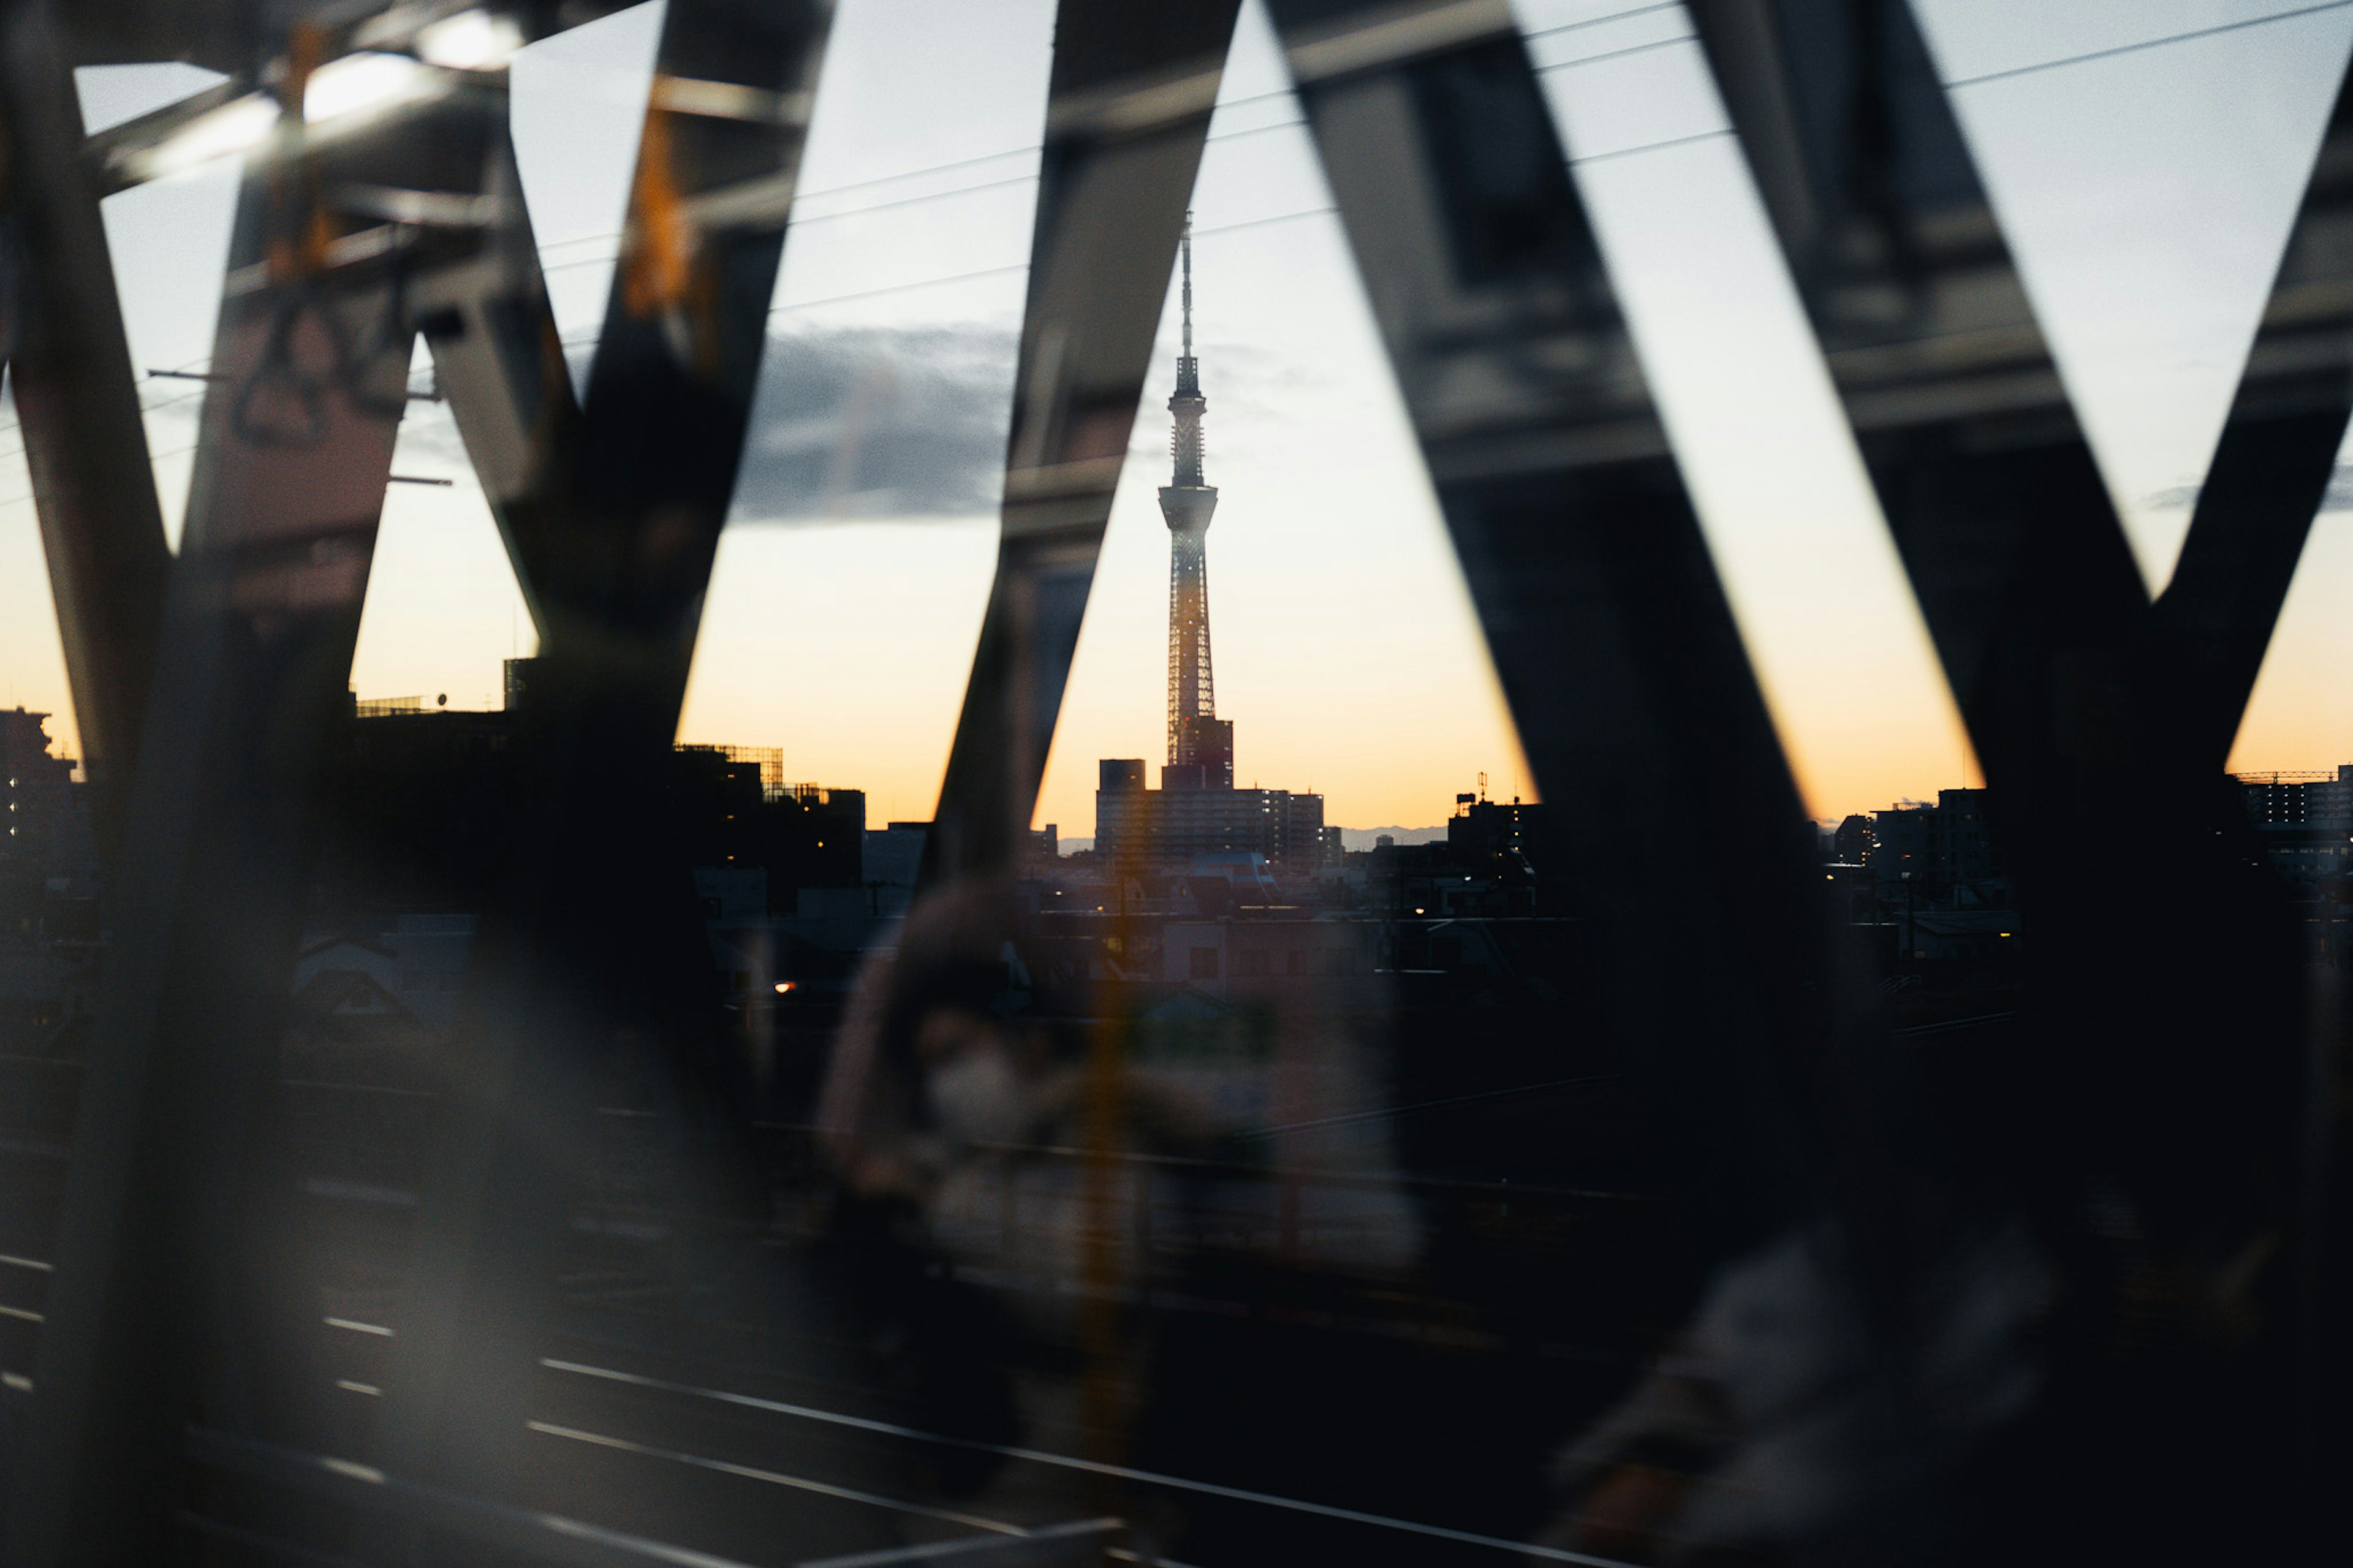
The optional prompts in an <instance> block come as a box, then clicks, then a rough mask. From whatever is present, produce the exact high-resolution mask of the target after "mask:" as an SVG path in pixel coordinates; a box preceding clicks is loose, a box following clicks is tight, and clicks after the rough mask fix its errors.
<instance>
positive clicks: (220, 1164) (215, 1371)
mask: <svg viewBox="0 0 2353 1568" xmlns="http://www.w3.org/2000/svg"><path fill="white" fill-rule="evenodd" d="M303 70H304V64H303V58H302V57H301V53H300V51H297V55H296V58H295V60H294V62H293V64H292V67H291V68H290V69H289V71H288V72H287V73H286V77H285V83H286V85H285V88H284V91H285V93H286V95H287V97H288V98H289V99H290V100H291V101H293V102H299V101H300V95H301V86H302V80H303ZM444 85H445V87H447V88H448V91H447V92H445V93H444V94H443V95H441V96H440V97H438V98H435V99H432V100H426V101H422V102H419V103H416V104H413V105H410V106H408V107H407V108H406V109H404V110H400V111H397V112H395V113H392V114H391V115H389V116H388V117H386V118H385V119H384V120H383V121H380V122H378V123H376V124H375V125H374V126H372V127H371V128H370V133H369V134H365V135H358V136H353V135H349V134H344V135H337V136H332V137H327V138H324V139H323V140H322V139H317V138H313V137H312V136H311V134H310V132H308V131H307V130H306V129H305V128H304V127H303V126H302V125H301V121H300V118H299V116H297V115H291V114H290V115H288V116H286V117H284V118H283V119H282V120H281V123H280V131H279V132H278V137H277V141H276V142H275V144H274V145H273V146H272V147H271V148H270V149H269V150H268V151H267V152H266V153H264V154H263V155H261V156H259V157H257V158H256V159H254V160H253V161H251V163H249V164H248V174H247V178H246V181H245V184H244V189H243V192H242V194H241V196H240V201H239V208H238V215H237V226H236V229H235V231H234V234H233V237H232V242H231V268H230V271H229V283H228V289H227V298H226V300H224V303H223V306H222V310H221V316H220V321H219V325H218V328H217V330H216V341H215V351H214V356H213V361H212V363H213V372H214V377H215V379H214V382H213V384H212V385H211V387H210V388H209V389H208V391H207V394H206V403H205V407H204V412H203V416H202V443H201V445H200V447H199V449H198V458H197V463H196V469H195V479H194V481H193V484H192V488H191V496H190V504H189V513H188V522H187V528H186V531H185V535H184V538H183V544H182V552H181V555H180V558H179V562H178V563H177V566H176V567H175V569H174V574H173V578H172V584H171V590H170V595H169V598H168V601H167V605H166V609H165V615H164V629H163V634H162V638H161V643H160V650H161V651H160V656H159V658H158V659H157V662H156V679H155V685H154V689H153V699H152V703H151V708H150V722H149V724H148V727H147V734H146V738H145V742H144V745H143V747H142V753H141V758H142V763H141V776H142V778H143V779H144V780H145V781H146V783H145V784H144V786H143V787H140V788H136V789H135V790H134V794H133V799H132V812H131V816H130V819H129V824H128V827H127V830H126V833H125V837H124V844H123V849H122V853H121V868H122V874H121V878H120V890H119V895H118V899H117V902H116V905H115V909H114V920H115V927H116V932H117V943H116V947H115V949H114V951H113V952H112V953H111V957H110V962H109V964H108V968H107V973H106V975H105V979H104V983H103V988H102V990H101V993H100V1005H99V1016H98V1021H97V1026H96V1029H95V1033H94V1036H93V1038H92V1043H91V1047H90V1066H89V1070H88V1074H87V1079H86V1089H85V1100H84V1104H83V1106H82V1110H81V1119H80V1122H79V1128H78V1130H77V1133H76V1140H75V1147H74V1152H73V1159H72V1163H71V1166H70V1169H69V1178H68V1184H67V1189H66V1193H65V1197H64V1203H63V1212H62V1215H61V1219H60V1224H59V1232H58V1242H57V1249H56V1254H55V1264H56V1272H55V1274H54V1276H53V1277H52V1287H53V1290H52V1294H51V1296H50V1299H49V1304H50V1307H51V1309H52V1310H53V1311H54V1313H55V1316H54V1319H53V1321H51V1323H50V1324H49V1325H48V1331H47V1333H46V1334H45V1336H44V1338H43V1340H42V1342H41V1345H40V1351H39V1357H38V1360H37V1364H36V1369H35V1371H36V1385H35V1386H36V1393H35V1396H34V1408H33V1415H32V1421H31V1424H30V1427H29V1430H28V1433H27V1436H26V1444H25V1447H24V1451H23V1453H22V1455H21V1461H20V1467H19V1468H18V1471H17V1473H16V1476H15V1477H14V1478H13V1479H14V1481H15V1482H16V1490H15V1496H14V1500H13V1507H12V1509H11V1512H10V1516H9V1520H8V1531H9V1534H8V1537H7V1542H6V1552H5V1555H6V1557H7V1560H8V1561H9V1562H11V1563H17V1562H23V1563H68V1562H71V1563H80V1562H100V1561H103V1562H115V1561H121V1562H132V1561H151V1560H155V1559H158V1558H161V1557H163V1556H164V1555H165V1554H166V1552H167V1549H168V1540H169V1536H168V1532H169V1531H170V1529H171V1521H172V1518H173V1513H174V1509H175V1507H177V1506H178V1505H179V1504H180V1503H181V1502H182V1501H184V1500H185V1496H186V1494H185V1477H184V1474H183V1471H182V1467H181V1461H180V1459H179V1458H178V1455H177V1449H178V1447H179V1436H180V1431H181V1429H182V1427H183V1426H184V1425H185V1423H187V1422H188V1421H190V1420H191V1419H197V1420H204V1421H210V1422H215V1423H219V1424H225V1425H227V1426H230V1427H232V1428H235V1429H239V1430H245V1431H255V1430H257V1429H258V1430H262V1431H268V1432H274V1433H278V1434H280V1435H281V1436H291V1437H292V1438H293V1439H294V1440H296V1441H311V1440H314V1438H315V1433H314V1431H313V1427H314V1426H315V1424H316V1420H317V1415H318V1410H319V1394H320V1393H321V1391H322V1387H323V1380H319V1379H316V1378H314V1377H313V1376H311V1372H312V1370H313V1367H314V1363H311V1361H309V1359H308V1358H307V1355H306V1348H307V1346H308V1344H309V1342H310V1341H311V1339H313V1338H315V1337H316V1336H317V1334H318V1333H319V1326H318V1324H317V1322H316V1319H315V1313H313V1312H311V1311H310V1310H306V1306H305V1304H306V1302H308V1301H310V1300H312V1297H311V1291H310V1290H309V1289H306V1285H307V1284H308V1283H309V1280H308V1277H307V1274H306V1270H305V1267H304V1262H305V1260H304V1259H302V1258H300V1257H298V1256H295V1255H294V1252H293V1247H292V1241H291V1237H292V1236H293V1230H292V1227H291V1226H290V1224H289V1223H288V1216H287V1209H288V1206H289V1205H290V1204H291V1203H293V1202H294V1198H293V1190H294V1183H293V1173H291V1172H290V1170H289V1169H287V1167H286V1164H285V1159H286V1155H287V1150H286V1147H285V1145H284V1142H283V1137H282V1134H283V1133H284V1132H285V1131H286V1123H285V1120H284V1117H283V1115H282V1114H281V1113H280V1112H279V1111H278V1110H277V1109H276V1107H275V1106H274V1104H273V1098H274V1095H275V1093H276V1085H277V1082H278V1079H279V1076H280V1063H279V1051H280V1041H281V1038H282V1035H283V1026H284V1015H285V1009H286V1006H287V1000H288V994H289V989H290V987H289V981H290V974H291V971H292V967H293V963H294V957H295V950H296V947H297V943H298V939H299V934H300V931H301V923H302V921H303V917H304V912H305V909H306V900H307V894H308V890H309V884H310V873H311V844H312V840H313V838H314V837H315V826H316V822H315V818H316V802H317V796H318V784H319V782H320V777H321V773H322V767H323V764H324V763H325V761H326V757H327V754H328V752H329V749H330V747H331V746H332V743H333V742H334V741H335V739H336V738H337V737H338V736H339V735H340V734H341V732H342V725H343V723H344V722H345V718H346V714H347V711H348V710H347V705H346V703H347V700H346V693H345V684H344V683H345V680H346V679H347V677H348V674H349V671H350V668H351V659H352V652H353V644H354V642H355V640H356V637H357V632H358V626H359V618H360V613H361V608H362V605H363V601H364V595H365V590H366V584H367V577H368V568H369V563H370V558H371V555H372V552H373V549H374V544H375V530H376V523H377V518H378V515H379V512H380V510H381V508H382V504H383V500H384V492H385V481H386V476H387V474H388V472H389V467H390V463H391V458H392V451H393V444H394V439H395V437H396V432H397V428H398V424H399V420H400V417H401V414H402V410H403V408H404V407H405V405H406V394H407V378H408V364H409V356H410V353H411V350H412V348H413V344H414V340H415V326H414V322H413V321H412V320H411V316H410V307H411V304H412V301H413V300H414V299H416V298H417V297H418V296H420V295H422V296H428V297H429V296H430V295H431V294H432V292H433V291H434V289H436V288H437V287H438V286H440V285H442V284H443V283H445V282H447V281H448V280H449V279H450V278H451V276H452V275H453V274H454V275H456V276H459V277H464V276H466V275H469V274H471V273H474V272H475V271H476V270H477V268H478V263H479V260H480V253H481V251H482V249H483V248H484V245H483V237H482V232H481V230H480V227H479V226H477V225H475V224H472V223H470V222H457V223H434V222H406V221H386V220H385V218H384V217H383V216H382V215H381V213H380V212H378V211H377V210H375V208H376V207H377V205H380V204H378V203H376V202H375V201H373V200H370V199H366V198H365V197H364V195H361V194H362V193H368V192H378V193H380V192H382V191H385V190H389V189H400V190H405V191H406V192H409V193H410V194H411V195H414V196H415V197H416V198H417V202H418V203H419V205H420V207H421V210H425V211H429V212H438V213H445V214H446V213H478V212H480V211H481V210H483V209H482V204H483V202H484V201H485V200H486V199H487V200H488V201H489V203H490V205H491V208H493V209H494V208H495V207H496V205H497V197H498V192H497V190H496V188H495V186H496V184H497V180H498V177H499V170H500V167H501V163H500V159H499V154H500V153H502V152H503V149H504V142H503V133H504V105H503V100H502V94H489V93H485V92H483V91H480V90H477V89H476V87H475V86H474V85H473V84H469V83H463V82H455V83H445V84H444Z"/></svg>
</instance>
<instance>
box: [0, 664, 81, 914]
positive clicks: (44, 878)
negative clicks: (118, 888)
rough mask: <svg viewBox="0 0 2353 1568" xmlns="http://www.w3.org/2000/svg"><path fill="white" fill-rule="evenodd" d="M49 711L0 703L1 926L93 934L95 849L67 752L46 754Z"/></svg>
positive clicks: (71, 761) (47, 751) (72, 766)
mask: <svg viewBox="0 0 2353 1568" xmlns="http://www.w3.org/2000/svg"><path fill="white" fill-rule="evenodd" d="M48 718H49V715H47V713H31V712H27V711H26V710H24V709H22V708H17V709H14V710H0V805H5V810H0V817H5V821H6V824H7V826H6V831H5V833H0V932H5V934H8V935H12V936H15V937H16V938H18V939H20V940H23V941H38V940H41V939H44V938H47V939H50V940H55V939H58V938H72V939H76V940H82V939H89V938H95V937H96V936H97V934H98V931H97V905H96V903H95V900H96V897H97V869H98V865H97V851H96V847H95V846H94V844H93V843H92V840H91V838H90V824H89V820H88V817H87V816H86V815H85V813H84V811H83V807H82V801H81V796H80V790H81V786H80V785H79V784H75V783H74V782H73V770H74V764H73V759H72V758H70V757H60V756H53V755H51V754H50V751H49V735H48V729H47V723H48Z"/></svg>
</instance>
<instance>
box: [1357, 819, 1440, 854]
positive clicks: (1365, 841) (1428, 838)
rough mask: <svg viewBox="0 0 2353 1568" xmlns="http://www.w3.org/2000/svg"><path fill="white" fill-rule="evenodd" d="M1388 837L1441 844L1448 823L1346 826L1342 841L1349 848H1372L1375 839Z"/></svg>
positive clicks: (1412, 842) (1404, 840)
mask: <svg viewBox="0 0 2353 1568" xmlns="http://www.w3.org/2000/svg"><path fill="white" fill-rule="evenodd" d="M1380 837H1389V838H1394V839H1395V840H1397V841H1398V843H1399V844H1440V843H1443V842H1445V839H1446V825H1445V824H1444V823H1442V822H1441V823H1440V824H1439V825H1438V826H1435V827H1399V826H1396V825H1395V824H1394V823H1392V824H1391V825H1390V826H1387V827H1344V828H1342V829H1340V842H1341V844H1342V846H1344V847H1346V848H1349V849H1370V848H1371V847H1373V841H1374V840H1375V839H1377V838H1380Z"/></svg>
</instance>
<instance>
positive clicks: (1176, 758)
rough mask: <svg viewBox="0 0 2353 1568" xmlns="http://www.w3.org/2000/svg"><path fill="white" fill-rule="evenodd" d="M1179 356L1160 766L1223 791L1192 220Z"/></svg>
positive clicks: (1167, 497)
mask: <svg viewBox="0 0 2353 1568" xmlns="http://www.w3.org/2000/svg"><path fill="white" fill-rule="evenodd" d="M1182 255H1183V258H1184V260H1183V268H1184V323H1185V343H1184V351H1183V353H1180V354H1179V355H1178V357H1177V360H1176V393H1175V395H1173V396H1171V397H1170V398H1169V399H1168V412H1169V414H1170V415H1171V416H1174V418H1175V421H1176V424H1175V427H1174V428H1173V429H1172V431H1171V432H1170V434H1169V438H1168V446H1169V453H1170V456H1171V457H1172V458H1174V459H1175V472H1174V474H1172V475H1171V477H1170V479H1169V482H1168V483H1167V484H1166V485H1164V486H1162V487H1161V490H1160V515H1161V516H1162V517H1163V518H1164V519H1166V521H1167V523H1168V766H1167V770H1166V772H1165V773H1163V774H1162V782H1163V787H1165V788H1169V789H1181V788H1192V789H1231V788H1232V787H1233V783H1234V739H1233V735H1234V731H1233V725H1232V724H1231V723H1229V722H1225V721H1219V718H1218V716H1217V714H1218V697H1217V681H1216V678H1215V677H1214V676H1213V675H1212V673H1211V671H1210V667H1209V563H1208V553H1207V552H1206V549H1205V548H1204V546H1205V544H1206V542H1207V539H1208V531H1209V518H1210V516H1211V514H1213V513H1214V512H1215V511H1216V510H1218V491H1217V487H1215V486H1214V485H1211V484H1208V482H1206V480H1205V479H1203V477H1202V472H1201V416H1202V415H1203V414H1205V413H1207V412H1208V406H1209V405H1208V399H1207V398H1205V397H1203V396H1202V395H1201V366H1200V362H1199V361H1198V360H1197V359H1195V358H1194V357H1193V220H1192V216H1191V215H1190V214H1189V213H1188V214H1187V215H1186V219H1185V237H1184V242H1183V246H1182Z"/></svg>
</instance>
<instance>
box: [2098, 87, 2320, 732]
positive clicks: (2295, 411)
mask: <svg viewBox="0 0 2353 1568" xmlns="http://www.w3.org/2000/svg"><path fill="white" fill-rule="evenodd" d="M2348 418H2353V70H2348V74H2347V76H2346V79H2345V80H2344V82H2343V83H2342V84H2340V86H2339V87H2338V89H2337V100H2336V102H2335V104H2334V105H2333V106H2332V107H2331V109H2330V111H2329V117H2328V124H2327V130H2326V131H2325V132H2323V133H2322V137H2321V143H2320V151H2319V155H2318V157H2317V158H2316V160H2315V161H2314V163H2313V169H2312V174H2311V176H2310V178H2309V179H2308V180H2307V181H2306V184H2305V190H2304V196H2303V199H2302V201H2301V202H2300V203H2298V205H2297V207H2296V214H2295V224H2294V226H2291V227H2290V229H2289V231H2288V240H2287V247H2286V250H2285V252H2284V254H2283V256H2282V257H2281V259H2280V265H2279V270H2278V273H2277V274H2276V276H2275V277H2274V279H2273V281H2272V288H2271V294H2270V296H2269V298H2268V299H2267V300H2265V301H2264V306H2263V319H2262V321H2261V323H2260V324H2259V325H2258V327H2257V329H2256V332H2255V341H2254V344H2253V347H2252V348H2251V349H2250V350H2249V351H2248V354H2247V363H2246V368H2245V370H2244V371H2243V372H2242V374H2241V376H2240V378H2239V387H2238V391H2237V393H2236V395H2234V396H2233V397H2232V402H2231V412H2230V416H2229V417H2228V418H2227V420H2226V421H2225V422H2224V424H2223V426H2222V436H2221V441H2220V443H2219V444H2218V445H2217V446H2216V447H2215V450H2214V460H2213V462H2212V464H2211V466H2210V467H2209V468H2208V469H2207V473H2206V482H2205V484H2204V486H2203V487H2202V488H2201V489H2200V491H2199V494H2198V505H2197V508H2196V510H2194V511H2193V512H2192V513H2191V516H2190V523H2189V537H2188V538H2187V539H2185V540H2184V541H2183V542H2182V547H2181V558H2180V561H2179V563H2178V564H2177V565H2176V566H2175V568H2174V572H2173V579H2172V581H2171V583H2170V584H2168V586H2167V588H2166V590H2165V592H2164V593H2163V594H2161V595H2158V601H2157V605H2156V607H2155V613H2154V615H2153V616H2152V617H2151V621H2152V625H2151V627H2150V649H2149V664H2148V668H2147V670H2146V672H2145V674H2144V679H2145V680H2146V681H2147V702H2148V704H2149V705H2150V707H2151V709H2152V710H2153V711H2152V713H2151V715H2150V718H2149V720H2148V723H2149V724H2150V726H2151V728H2152V729H2158V728H2159V727H2161V732H2162V733H2163V735H2164V743H2165V744H2166V746H2167V749H2168V751H2169V752H2179V753H2180V755H2181V765H2183V766H2185V767H2189V768H2194V769H2197V770H2199V771H2201V772H2204V773H2220V772H2221V769H2222V766H2223V763H2224V762H2225V761H2226V759H2227V758H2228V757H2229V754H2230V750H2231V742H2232V740H2233V739H2234V738H2235V737H2236V735H2237V733H2238V730H2239V721H2240V719H2241V717H2242V715H2243V714H2244V712H2245V711H2246V707H2247V700H2248V698H2249V697H2250V696H2251V695H2252V694H2253V690H2254V686H2255V677H2256V674H2257V672H2258V671H2260V670H2261V669H2262V668H2263V653H2264V650H2265V649H2266V648H2267V647H2269V646H2270V643H2271V637H2272V632H2273V629H2274V626H2276V625H2277V623H2278V620H2279V613H2280V606H2281V605H2282V604H2283V603H2284V601H2285V599H2286V597H2287V590H2288V584H2289V583H2290V581H2291V580H2293V578H2294V577H2295V565H2296V562H2297V560H2298V559H2299V558H2300V557H2301V556H2302V554H2303V552H2304V542H2305V539H2306V536H2307V535H2308V534H2309V533H2310V532H2311V530H2312V522H2313V518H2314V516H2315V514H2316V513H2317V512H2318V511H2319V510H2320V507H2321V504H2322V502H2323V500H2325V499H2326V497H2327V491H2328V484H2329V479H2330V477H2331V476H2332V474H2333V473H2334V472H2335V469H2336V465H2337V449H2338V447H2340V446H2342V445H2343V442H2344V439H2345V429H2346V422H2347V420H2348Z"/></svg>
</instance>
